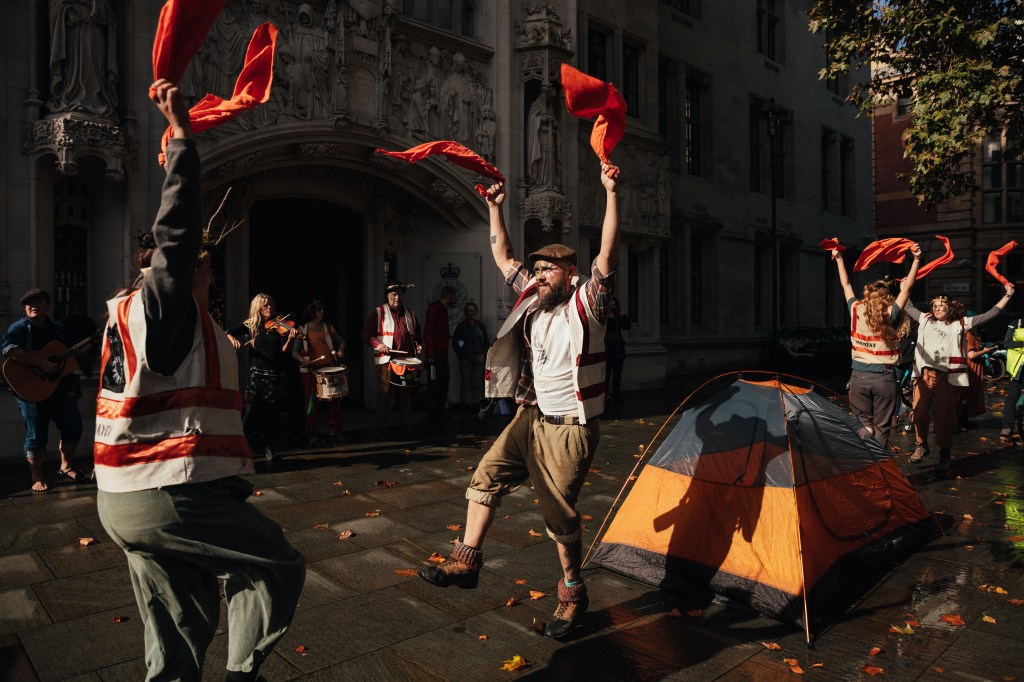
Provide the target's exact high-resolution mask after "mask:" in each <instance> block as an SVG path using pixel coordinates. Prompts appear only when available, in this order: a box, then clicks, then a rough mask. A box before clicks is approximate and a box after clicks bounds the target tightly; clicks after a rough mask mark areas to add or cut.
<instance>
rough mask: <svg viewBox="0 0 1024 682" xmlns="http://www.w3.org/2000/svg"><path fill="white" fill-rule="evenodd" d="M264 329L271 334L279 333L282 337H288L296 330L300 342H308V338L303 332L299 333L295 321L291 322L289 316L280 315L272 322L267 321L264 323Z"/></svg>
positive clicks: (296, 336)
mask: <svg viewBox="0 0 1024 682" xmlns="http://www.w3.org/2000/svg"><path fill="white" fill-rule="evenodd" d="M263 328H264V329H266V330H267V331H269V332H277V333H278V334H280V335H281V336H288V335H289V334H291V333H292V330H293V329H294V330H295V332H296V334H295V338H297V339H299V340H300V341H305V340H306V336H305V335H304V334H303V333H302V332H300V331H298V329H296V326H295V321H294V320H289V319H288V315H278V316H277V317H275V318H273V319H271V320H267V321H266V322H264V323H263Z"/></svg>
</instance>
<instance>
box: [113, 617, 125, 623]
mask: <svg viewBox="0 0 1024 682" xmlns="http://www.w3.org/2000/svg"><path fill="white" fill-rule="evenodd" d="M126 620H128V616H114V622H115V623H123V622H125V621H126Z"/></svg>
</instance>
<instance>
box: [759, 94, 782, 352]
mask: <svg viewBox="0 0 1024 682" xmlns="http://www.w3.org/2000/svg"><path fill="white" fill-rule="evenodd" d="M764 114H765V120H766V123H767V129H768V156H769V158H768V172H769V176H770V178H771V190H770V196H771V202H772V232H771V242H772V343H773V344H776V343H778V342H779V229H778V218H777V215H776V205H775V204H776V199H777V197H778V194H779V185H778V181H779V179H780V178H779V173H780V172H781V170H782V169H781V168H780V169H776V167H775V166H776V159H777V158H778V154H777V149H776V145H777V144H778V140H777V139H776V138H777V136H778V132H779V123H780V122H781V121H782V120H783V118H784V117H785V112H784V110H783V109H782V108H781V107H779V106H777V105H776V104H775V98H774V97H772V98H771V99H770V100H768V104H767V106H766V107H765V109H764Z"/></svg>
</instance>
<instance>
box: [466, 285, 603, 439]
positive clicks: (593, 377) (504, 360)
mask: <svg viewBox="0 0 1024 682" xmlns="http://www.w3.org/2000/svg"><path fill="white" fill-rule="evenodd" d="M535 300H537V280H536V279H531V280H530V281H529V283H528V284H527V285H526V288H524V289H523V290H522V292H521V293H520V294H519V300H517V301H516V303H515V305H514V306H513V307H512V312H511V313H510V314H509V316H508V318H507V319H506V320H505V323H504V324H503V325H502V326H501V329H500V330H499V331H498V334H497V336H495V338H494V343H492V344H491V347H490V348H488V349H487V361H486V364H485V365H484V367H485V368H486V371H485V373H484V376H485V385H484V394H485V395H486V396H487V397H488V398H511V397H514V396H515V392H516V384H517V383H518V381H519V366H520V358H521V355H522V351H523V348H522V344H521V343H520V341H519V339H520V338H522V334H523V327H524V325H525V324H526V318H527V317H528V315H527V314H526V313H527V311H528V310H529V309H530V305H531V304H532V303H533V302H534V301H535ZM567 306H568V310H567V311H566V312H567V314H566V316H565V318H566V319H567V320H568V321H569V330H570V335H569V348H570V351H571V352H572V354H573V367H572V381H573V385H574V388H575V390H576V415H577V416H578V417H579V419H580V423H582V424H586V423H587V419H588V418H593V417H598V416H600V415H601V413H602V412H604V371H605V364H604V361H605V354H604V325H603V324H602V323H601V322H600V321H599V320H598V319H597V316H596V315H595V314H594V311H593V310H591V309H590V305H589V304H588V303H587V296H586V293H585V292H584V291H583V288H582V287H576V289H575V291H573V293H572V296H571V297H570V299H569V303H568V304H567ZM592 328H596V329H597V333H596V334H594V333H591V329H592Z"/></svg>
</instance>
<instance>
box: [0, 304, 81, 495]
mask: <svg viewBox="0 0 1024 682" xmlns="http://www.w3.org/2000/svg"><path fill="white" fill-rule="evenodd" d="M21 304H22V305H23V306H25V317H23V318H21V319H20V320H18V321H16V322H15V323H14V324H12V325H11V326H10V327H9V328H8V329H7V334H5V335H4V340H3V343H2V345H0V348H2V350H3V355H4V358H5V359H7V360H11V361H13V362H21V363H24V364H27V365H32V366H34V367H36V368H38V369H39V370H40V371H41V372H43V373H46V374H50V373H52V372H56V371H58V370H60V365H59V364H58V363H56V362H51V361H49V360H44V359H41V358H38V357H35V356H33V355H32V352H33V351H38V350H42V349H43V348H44V347H45V346H46V344H48V343H50V342H52V341H60V342H61V343H64V344H66V345H70V344H69V343H68V338H67V331H66V330H65V329H64V326H63V325H61V324H59V323H57V322H54V321H53V320H51V319H50V318H49V315H48V313H49V312H50V294H48V293H46V292H45V291H43V290H42V289H29V290H28V291H26V292H25V294H24V295H23V296H22V297H21ZM79 395H80V393H79V390H78V377H77V376H75V375H74V374H69V375H68V376H66V377H64V379H63V380H62V381H61V383H60V385H59V386H58V387H57V390H56V391H54V392H53V395H51V396H50V397H49V398H47V399H46V400H43V401H41V402H38V403H30V402H27V401H25V400H22V399H21V398H18V410H19V411H20V412H21V417H22V419H24V420H25V431H26V434H25V458H26V459H27V460H28V468H29V471H30V472H31V474H32V490H33V491H34V492H44V491H46V490H47V489H48V488H49V486H48V485H47V483H46V481H45V480H44V478H43V456H44V455H45V454H46V440H47V433H48V431H49V430H50V421H51V420H52V421H53V423H54V424H56V425H57V430H58V431H59V432H60V444H59V445H58V452H59V453H60V469H58V470H57V477H58V478H60V479H64V480H68V481H72V482H75V481H79V480H83V481H84V480H85V479H84V478H83V476H84V474H82V473H81V472H80V471H77V470H76V469H74V468H73V467H72V466H71V458H72V457H73V456H74V454H75V448H77V447H78V440H79V438H81V437H82V415H81V413H80V412H79V411H78V397H79Z"/></svg>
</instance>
